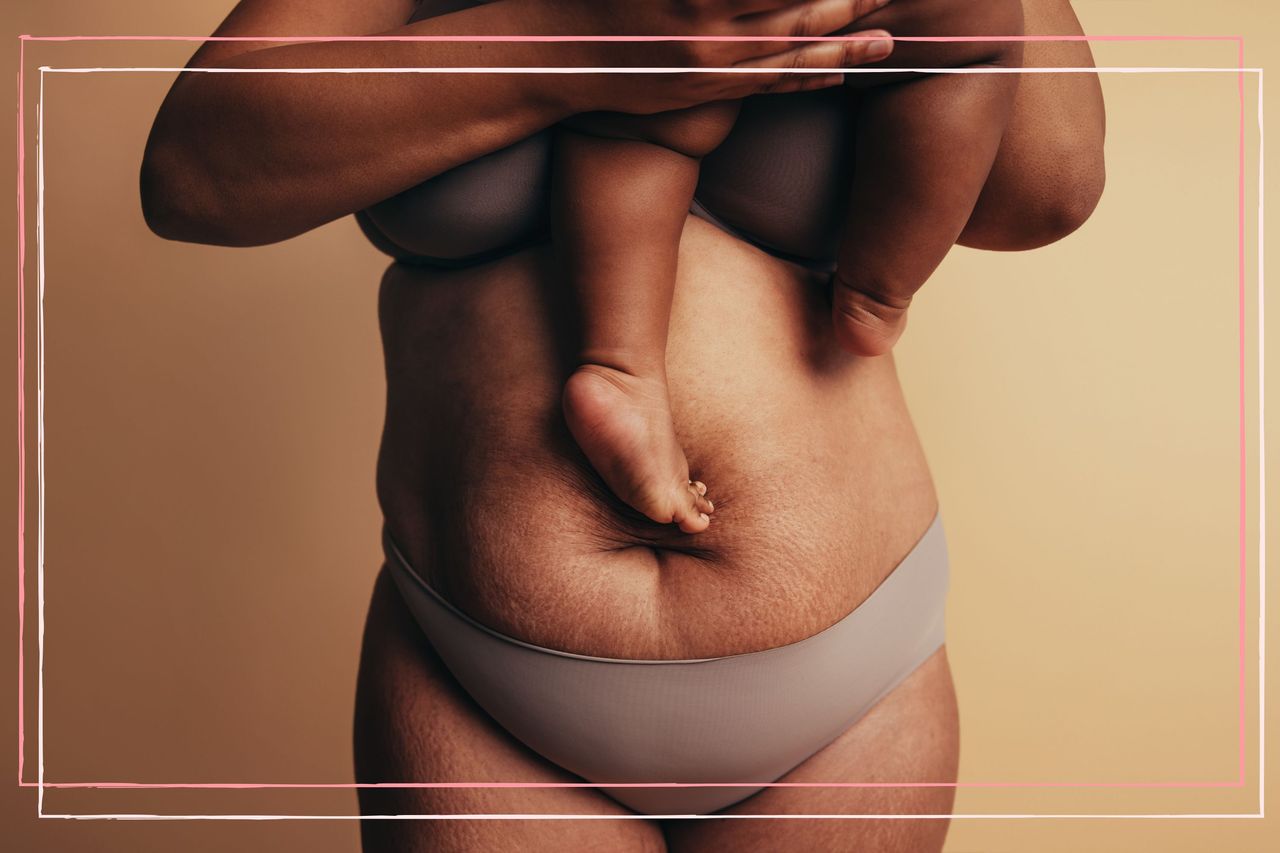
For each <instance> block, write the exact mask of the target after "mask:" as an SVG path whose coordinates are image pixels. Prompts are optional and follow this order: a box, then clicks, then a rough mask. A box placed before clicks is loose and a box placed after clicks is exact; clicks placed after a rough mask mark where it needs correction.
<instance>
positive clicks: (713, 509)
mask: <svg viewBox="0 0 1280 853" xmlns="http://www.w3.org/2000/svg"><path fill="white" fill-rule="evenodd" d="M707 509H709V510H711V511H712V512H715V511H716V505H715V504H713V503H712V502H711V498H707Z"/></svg>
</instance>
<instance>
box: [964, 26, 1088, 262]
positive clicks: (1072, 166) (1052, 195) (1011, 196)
mask: <svg viewBox="0 0 1280 853" xmlns="http://www.w3.org/2000/svg"><path fill="white" fill-rule="evenodd" d="M1022 6H1023V14H1024V20H1025V22H1026V33H1027V35H1081V34H1082V32H1083V31H1082V30H1081V28H1080V22H1079V21H1078V20H1077V19H1076V15H1075V12H1073V11H1072V9H1071V4H1070V3H1069V2H1068V0H1023V2H1022ZM1023 65H1025V66H1029V67H1064V68H1065V67H1071V68H1084V67H1092V66H1093V55H1092V53H1091V52H1090V50H1089V43H1088V42H1084V41H1045V42H1034V41H1033V42H1028V43H1027V45H1026V49H1025V51H1024V53H1023ZM1105 130H1106V116H1105V113H1104V110H1103V104H1102V87H1101V86H1100V85H1099V83H1098V77H1097V75H1096V74H1052V73H1041V74H1024V75H1022V76H1021V79H1020V81H1019V84H1018V94H1017V97H1016V99H1015V101H1014V108H1013V115H1012V118H1011V119H1010V122H1009V127H1008V129H1007V130H1006V131H1005V135H1004V141H1003V142H1002V143H1001V145H1000V151H999V154H998V155H997V156H996V161H995V165H994V166H993V167H992V169H991V175H990V177H989V178H988V179H987V185H986V188H985V189H984V190H983V191H982V196H981V197H980V198H979V199H978V204H977V206H976V207H975V208H974V211H973V215H972V216H971V217H970V218H969V224H968V225H967V226H966V227H965V230H964V233H963V234H961V236H960V243H961V245H964V246H971V247H973V248H975V249H996V250H1004V251H1018V250H1022V249H1034V248H1038V247H1040V246H1044V245H1047V244H1049V243H1052V242H1054V241H1055V240H1061V239H1062V238H1063V237H1065V236H1067V235H1068V234H1070V233H1071V232H1072V231H1075V230H1076V229H1077V228H1079V227H1080V226H1081V225H1082V224H1084V221H1085V220H1086V219H1088V218H1089V215H1090V214H1092V213H1093V209H1094V208H1095V207H1096V206H1097V204H1098V199H1099V198H1100V197H1101V195H1102V186H1103V183H1104V180H1105V175H1106V170H1105V167H1104V164H1103V152H1102V143H1103V136H1104V133H1105Z"/></svg>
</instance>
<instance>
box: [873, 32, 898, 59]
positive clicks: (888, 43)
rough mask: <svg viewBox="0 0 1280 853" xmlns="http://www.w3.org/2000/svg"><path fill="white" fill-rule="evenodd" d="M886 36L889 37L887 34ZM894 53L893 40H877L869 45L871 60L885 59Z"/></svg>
mask: <svg viewBox="0 0 1280 853" xmlns="http://www.w3.org/2000/svg"><path fill="white" fill-rule="evenodd" d="M885 35H888V33H886V34H885ZM891 53H893V39H891V38H876V39H874V40H873V41H871V42H870V43H869V44H868V45H867V57H868V58H869V59H883V58H884V57H886V56H888V55H889V54H891Z"/></svg>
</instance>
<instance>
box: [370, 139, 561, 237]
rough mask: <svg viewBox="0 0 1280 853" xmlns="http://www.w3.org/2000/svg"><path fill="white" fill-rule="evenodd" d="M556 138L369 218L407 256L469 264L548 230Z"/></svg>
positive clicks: (518, 148)
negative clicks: (476, 258)
mask: <svg viewBox="0 0 1280 853" xmlns="http://www.w3.org/2000/svg"><path fill="white" fill-rule="evenodd" d="M550 157H551V134H550V132H549V131H543V132H541V133H538V134H535V135H534V136H531V137H529V138H528V139H524V140H521V141H520V142H517V143H515V144H514V145H511V146H509V147H507V148H503V149H500V150H498V151H495V152H493V153H491V154H487V155H485V156H483V157H481V158H479V159H477V160H472V161H471V162H470V163H464V164H463V165H461V166H458V167H456V168H454V169H450V170H449V171H447V172H444V173H442V174H440V175H437V176H435V177H434V178H432V179H430V180H428V181H424V182H423V183H421V184H418V185H417V186H415V187H411V188H409V189H407V190H405V191H404V192H402V193H400V194H399V195H395V196H392V197H391V198H389V199H386V200H385V201H382V202H379V203H378V204H375V205H374V206H373V207H370V208H369V209H368V211H367V214H368V218H369V220H370V221H371V222H372V223H373V225H374V226H376V227H377V229H378V230H379V231H381V232H382V234H383V235H384V236H385V237H386V239H387V240H389V241H390V242H391V243H392V244H394V245H395V246H397V247H399V248H400V249H402V250H403V251H404V252H405V253H406V254H409V255H417V256H422V257H428V258H442V259H462V258H468V257H471V256H477V255H484V254H487V253H490V252H493V251H495V250H497V249H501V248H503V247H506V246H516V245H522V244H526V243H529V242H531V241H532V240H534V239H535V238H536V237H537V236H538V235H539V234H540V233H543V232H545V231H546V230H547V227H548V223H547V220H548V217H549V208H550V186H551V183H550V170H551V159H550Z"/></svg>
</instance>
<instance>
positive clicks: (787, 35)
mask: <svg viewBox="0 0 1280 853" xmlns="http://www.w3.org/2000/svg"><path fill="white" fill-rule="evenodd" d="M534 1H535V2H537V3H538V6H539V7H541V9H542V11H543V12H544V13H545V14H546V18H545V23H544V26H545V28H546V31H547V32H572V33H575V34H581V35H601V36H626V35H632V36H662V35H680V36H713V37H716V38H717V39H730V40H723V41H721V40H716V41H693V40H689V41H672V42H596V43H588V44H591V45H592V47H591V48H589V49H588V50H587V51H586V52H585V55H586V56H587V57H588V58H589V60H590V62H589V64H591V65H599V66H605V67H618V66H629V65H630V66H649V67H665V68H690V69H698V68H744V69H745V68H758V69H760V73H759V74H745V73H733V74H714V73H710V72H698V71H694V72H692V73H689V74H664V75H656V74H649V75H645V74H610V75H603V74H602V75H584V76H586V77H587V78H588V81H589V83H593V84H594V85H588V86H586V87H582V88H583V92H584V94H586V96H587V97H588V98H589V99H591V100H593V101H594V103H593V104H592V107H593V109H608V110H613V111H616V112H629V113H655V112H664V111H667V110H675V109H683V108H685V107H690V106H695V105H697V104H702V103H707V102H708V101H723V100H736V99H738V98H744V97H746V96H748V95H755V94H761V93H765V92H796V91H802V90H807V89H816V88H822V87H825V86H833V85H838V84H839V83H840V82H842V76H841V75H839V74H831V73H817V74H796V73H794V70H795V69H801V68H849V67H854V66H857V65H862V64H864V63H868V62H875V61H878V60H881V59H884V58H885V57H886V56H888V55H889V53H890V52H892V50H893V42H892V40H890V38H889V33H887V32H885V31H884V30H868V31H863V32H854V33H851V34H850V38H849V40H847V41H838V42H794V41H788V40H787V39H791V38H798V37H800V38H803V37H808V36H822V35H828V34H830V33H834V32H836V31H838V30H842V29H846V28H848V27H850V26H852V25H855V24H856V22H857V20H858V19H859V18H861V17H863V16H865V15H869V14H870V13H872V12H874V11H875V10H877V9H879V8H881V7H883V6H885V5H886V4H887V3H889V2H890V0H806V1H805V2H797V0H651V1H650V2H633V0H614V2H602V0H567V1H566V2H559V3H548V2H545V0H534ZM767 36H776V37H777V40H776V41H775V40H752V41H734V40H731V39H733V38H734V37H739V38H745V39H761V38H762V37H767ZM779 69H789V70H788V71H787V72H786V73H781V72H780V71H779Z"/></svg>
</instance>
